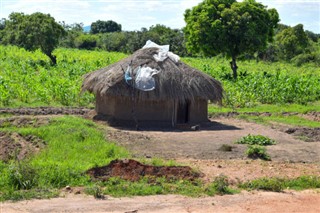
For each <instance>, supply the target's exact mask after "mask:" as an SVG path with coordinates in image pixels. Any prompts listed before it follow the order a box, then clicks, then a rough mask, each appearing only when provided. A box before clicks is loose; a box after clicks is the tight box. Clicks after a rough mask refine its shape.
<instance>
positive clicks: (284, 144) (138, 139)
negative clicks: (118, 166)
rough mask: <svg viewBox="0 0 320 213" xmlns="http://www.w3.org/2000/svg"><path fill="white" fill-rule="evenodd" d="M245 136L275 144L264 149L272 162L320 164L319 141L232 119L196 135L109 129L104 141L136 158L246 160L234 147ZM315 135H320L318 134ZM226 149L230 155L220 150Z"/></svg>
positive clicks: (241, 147)
mask: <svg viewBox="0 0 320 213" xmlns="http://www.w3.org/2000/svg"><path fill="white" fill-rule="evenodd" d="M248 134H252V135H264V136H267V137H269V138H271V139H274V140H275V141H276V142H277V144H276V145H273V146H268V147H267V153H268V154H269V155H270V156H271V159H272V161H278V162H300V163H312V162H320V141H319V140H317V139H315V141H314V142H313V143H308V142H305V141H303V140H299V139H297V138H296V137H295V136H293V135H291V134H288V133H285V132H283V131H280V130H279V129H276V128H271V127H268V126H264V125H260V124H256V123H252V122H246V121H243V120H238V119H234V118H216V119H215V120H214V121H211V122H210V123H207V124H206V125H203V126H201V127H200V130H199V131H181V130H169V129H157V130H153V129H148V128H145V129H142V130H141V131H134V130H120V129H115V128H113V127H109V128H108V132H107V138H108V139H109V140H112V141H115V142H116V143H117V144H119V145H121V146H124V147H126V148H127V149H129V150H130V151H132V152H133V153H134V155H135V156H136V157H160V158H164V159H182V158H184V159H202V160H205V159H210V160H218V159H223V160H230V159H242V160H246V159H248V158H247V157H246V155H245V150H246V149H247V146H246V145H243V144H234V142H235V141H236V140H238V139H239V138H241V137H243V136H247V135H248ZM314 134H315V135H318V134H320V132H319V131H318V130H316V131H315V133H314ZM223 145H228V146H231V147H232V150H231V151H223V150H221V147H222V146H223Z"/></svg>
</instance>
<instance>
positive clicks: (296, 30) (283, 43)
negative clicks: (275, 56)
mask: <svg viewBox="0 0 320 213" xmlns="http://www.w3.org/2000/svg"><path fill="white" fill-rule="evenodd" d="M275 39H276V44H277V46H278V48H279V49H278V51H279V52H280V54H279V56H280V57H282V59H285V60H290V59H292V58H293V57H294V56H296V55H299V54H301V53H303V52H305V49H306V48H307V47H308V46H310V43H309V39H308V36H307V34H306V33H305V32H304V30H303V25H302V24H298V25H296V26H294V27H289V28H287V29H284V30H283V31H281V32H280V33H279V34H277V35H276V38H275Z"/></svg>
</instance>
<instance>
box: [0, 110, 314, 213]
mask: <svg viewBox="0 0 320 213" xmlns="http://www.w3.org/2000/svg"><path fill="white" fill-rule="evenodd" d="M317 116H318V114H317ZM313 118H314V116H313ZM100 123H102V124H103V122H102V121H100ZM289 129H290V127H283V126H282V127H281V128H280V127H277V126H274V127H273V128H272V127H267V126H263V125H259V124H255V123H250V122H245V121H242V120H237V119H234V118H232V117H230V116H227V117H219V118H215V119H214V120H212V121H211V122H210V123H208V124H206V125H204V126H202V127H200V130H199V131H182V130H175V131H172V130H166V129H162V130H152V129H147V128H146V129H142V130H140V131H133V130H128V129H126V130H124V129H116V128H113V127H108V128H107V132H106V135H107V137H108V138H109V139H110V140H112V141H115V142H116V143H118V144H119V145H121V146H124V147H126V148H127V149H128V150H130V151H131V152H132V153H133V154H134V156H135V157H137V158H139V157H147V158H151V157H160V158H164V159H174V160H176V161H177V162H178V163H180V164H181V165H187V166H191V167H193V168H196V169H197V170H199V171H201V172H202V173H204V174H205V176H204V177H203V179H204V180H205V181H211V180H213V179H214V178H215V177H216V176H218V175H222V174H223V175H226V176H227V177H228V178H229V181H230V182H231V183H235V184H236V183H237V182H238V181H246V180H252V179H255V178H259V177H288V178H294V177H298V176H301V175H317V176H320V141H319V140H318V137H319V135H320V130H319V128H318V129H316V128H315V129H312V130H311V132H312V134H311V135H310V136H309V137H310V138H311V139H312V140H309V141H313V142H306V141H302V140H300V139H301V135H295V134H293V133H294V132H297V131H298V130H294V131H293V130H292V131H290V130H289ZM288 130H289V131H288ZM299 131H300V133H301V132H302V134H304V133H305V132H307V131H310V129H307V130H306V131H304V130H301V129H299ZM248 134H261V135H264V136H268V137H270V138H272V139H274V140H275V141H276V142H277V144H276V145H272V146H268V147H267V152H268V154H269V155H270V156H271V159H272V160H271V161H261V160H251V159H248V158H246V156H245V154H244V152H245V149H246V145H240V144H234V141H236V140H237V139H239V138H240V137H242V136H246V135H248ZM303 136H304V135H303ZM0 137H5V138H10V137H11V136H10V137H9V136H7V135H5V134H0ZM11 138H12V137H11ZM0 139H1V138H0ZM8 140H9V139H8ZM307 141H308V140H307ZM222 145H230V146H232V150H231V151H228V152H226V151H222V150H221V149H220V148H221V146H222ZM319 203H320V190H307V191H302V192H297V191H290V190H286V191H285V192H283V193H274V192H261V191H259V192H256V191H254V192H246V191H244V192H241V193H240V194H236V195H224V196H215V197H201V198H189V197H184V196H179V195H160V196H145V197H131V198H113V197H109V196H106V199H105V200H95V199H94V198H93V197H90V196H85V195H83V194H77V195H76V194H74V193H64V194H63V195H62V197H60V198H54V199H50V200H32V201H21V202H16V203H12V202H4V203H0V213H11V212H45V213H46V212H122V213H124V212H132V213H140V212H270V213H277V212H320V205H319Z"/></svg>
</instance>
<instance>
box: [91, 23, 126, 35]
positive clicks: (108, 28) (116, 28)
mask: <svg viewBox="0 0 320 213" xmlns="http://www.w3.org/2000/svg"><path fill="white" fill-rule="evenodd" d="M120 31H121V24H118V23H117V22H115V21H112V20H109V21H101V20H98V21H96V22H93V23H92V24H91V31H90V33H92V34H97V33H111V32H120Z"/></svg>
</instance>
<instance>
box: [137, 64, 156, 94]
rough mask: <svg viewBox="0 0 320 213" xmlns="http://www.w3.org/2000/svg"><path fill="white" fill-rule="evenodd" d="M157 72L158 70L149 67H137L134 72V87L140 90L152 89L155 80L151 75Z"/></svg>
mask: <svg viewBox="0 0 320 213" xmlns="http://www.w3.org/2000/svg"><path fill="white" fill-rule="evenodd" d="M159 72H160V71H159V70H156V69H152V68H150V67H139V68H138V71H137V74H136V80H135V88H137V89H139V90H142V91H151V90H154V89H155V88H156V82H155V80H154V78H153V76H154V75H156V74H158V73H159Z"/></svg>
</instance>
